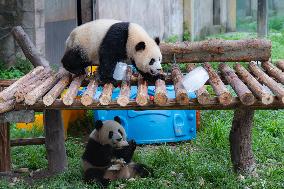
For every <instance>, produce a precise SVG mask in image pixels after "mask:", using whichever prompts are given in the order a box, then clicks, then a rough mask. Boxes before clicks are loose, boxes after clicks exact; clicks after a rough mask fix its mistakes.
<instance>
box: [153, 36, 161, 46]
mask: <svg viewBox="0 0 284 189" xmlns="http://www.w3.org/2000/svg"><path fill="white" fill-rule="evenodd" d="M154 40H155V42H156V43H157V45H160V38H159V37H155V39H154Z"/></svg>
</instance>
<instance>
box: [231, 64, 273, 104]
mask: <svg viewBox="0 0 284 189" xmlns="http://www.w3.org/2000/svg"><path fill="white" fill-rule="evenodd" d="M235 70H236V71H237V73H238V75H239V76H240V78H241V79H242V80H243V81H244V82H245V83H246V85H247V86H248V87H249V88H250V90H251V91H252V92H253V94H254V95H255V96H257V98H258V99H259V100H260V101H261V102H262V103H263V104H265V105H267V104H271V103H272V102H273V100H274V96H273V95H272V94H271V93H270V92H269V91H266V90H265V89H264V87H263V86H262V85H261V84H260V83H259V82H258V81H257V80H256V79H255V78H254V77H253V76H252V75H251V74H250V73H249V72H248V71H247V70H246V69H245V68H244V67H242V66H241V65H240V64H236V65H235Z"/></svg>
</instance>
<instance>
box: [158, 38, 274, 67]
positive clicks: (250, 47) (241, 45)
mask: <svg viewBox="0 0 284 189" xmlns="http://www.w3.org/2000/svg"><path fill="white" fill-rule="evenodd" d="M160 49H161V52H162V55H163V62H164V63H169V62H172V59H173V57H172V56H173V54H175V55H176V60H177V62H196V63H198V62H248V61H252V60H259V61H268V60H269V58H270V57H271V42H270V41H269V40H266V39H246V40H222V39H211V40H207V41H200V42H178V43H175V44H169V43H161V44H160Z"/></svg>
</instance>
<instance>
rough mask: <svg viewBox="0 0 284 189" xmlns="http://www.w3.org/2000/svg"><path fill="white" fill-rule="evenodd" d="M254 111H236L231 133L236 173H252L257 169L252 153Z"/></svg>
mask: <svg viewBox="0 0 284 189" xmlns="http://www.w3.org/2000/svg"><path fill="white" fill-rule="evenodd" d="M253 115H254V110H251V109H236V110H235V113H234V118H233V123H232V128H231V132H230V139H229V140H230V151H231V159H232V163H233V166H234V170H235V171H236V172H246V173H250V172H252V171H253V170H254V168H255V161H254V158H253V152H252V145H251V140H252V126H253Z"/></svg>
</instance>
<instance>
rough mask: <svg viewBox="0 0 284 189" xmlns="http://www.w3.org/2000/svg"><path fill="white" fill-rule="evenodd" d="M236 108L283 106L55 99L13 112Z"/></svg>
mask: <svg viewBox="0 0 284 189" xmlns="http://www.w3.org/2000/svg"><path fill="white" fill-rule="evenodd" d="M236 108H247V109H254V110H258V109H261V110H277V109H283V108H284V104H283V103H282V102H281V101H280V100H278V99H275V100H274V101H273V103H271V104H268V105H264V104H263V103H262V102H260V101H255V103H254V104H252V105H250V106H244V105H243V104H242V103H241V101H240V100H239V98H238V97H233V98H232V101H231V103H230V104H228V105H223V104H220V102H219V99H218V97H212V99H211V100H210V103H209V104H202V105H201V104H200V103H198V102H197V99H191V100H190V102H189V104H185V105H181V104H178V103H177V102H176V100H175V99H168V102H167V104H166V105H165V106H163V107H160V106H155V105H154V104H153V103H148V104H147V105H145V106H140V105H138V104H137V102H136V100H130V101H129V103H128V104H127V106H125V107H122V106H120V105H119V104H117V102H116V101H112V102H110V103H109V104H108V106H102V105H101V104H100V103H99V102H94V103H92V104H91V105H89V106H88V107H86V106H83V105H82V103H81V101H80V100H79V99H76V100H75V101H74V103H73V104H72V106H66V105H65V104H63V102H62V100H60V99H56V100H55V102H54V103H53V104H52V105H51V106H47V107H44V104H43V102H42V101H41V100H39V101H38V102H37V103H36V104H34V105H32V106H28V105H26V104H24V103H19V104H15V110H23V109H25V110H35V111H42V110H44V109H47V110H88V109H96V110H110V109H113V110H161V109H164V110H177V109H179V110H232V109H236Z"/></svg>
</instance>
